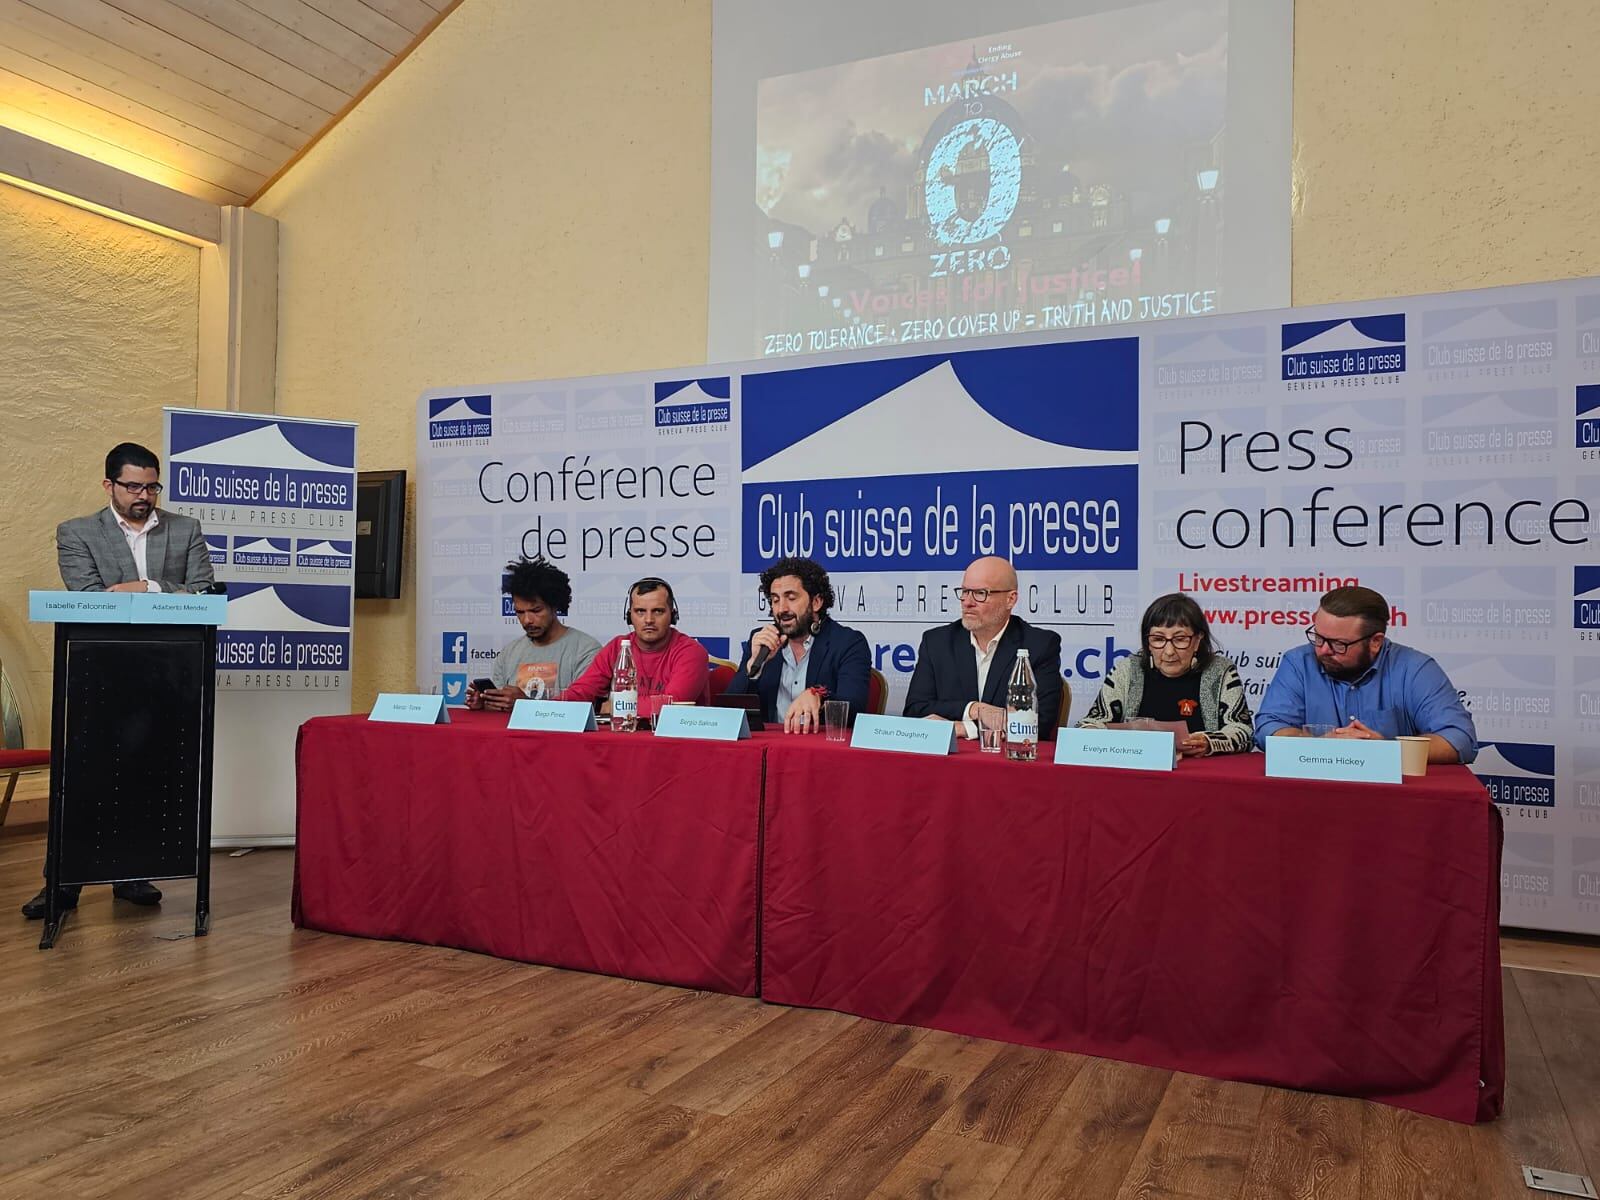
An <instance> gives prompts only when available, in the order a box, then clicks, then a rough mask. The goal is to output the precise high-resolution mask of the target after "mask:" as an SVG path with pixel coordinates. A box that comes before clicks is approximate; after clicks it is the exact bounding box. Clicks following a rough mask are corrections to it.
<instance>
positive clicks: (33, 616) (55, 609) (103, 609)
mask: <svg viewBox="0 0 1600 1200" xmlns="http://www.w3.org/2000/svg"><path fill="white" fill-rule="evenodd" d="M132 608H133V593H132V592H29V593H28V620H30V621H57V622H67V621H79V622H85V621H94V622H99V623H102V624H104V623H110V624H116V623H120V622H124V621H126V620H127V619H128V613H129V612H130V611H131V610H132Z"/></svg>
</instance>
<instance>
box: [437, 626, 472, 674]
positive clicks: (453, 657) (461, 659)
mask: <svg viewBox="0 0 1600 1200" xmlns="http://www.w3.org/2000/svg"><path fill="white" fill-rule="evenodd" d="M440 661H442V662H444V663H445V664H446V665H449V666H464V665H466V661H467V635H466V634H465V633H461V632H448V633H446V634H445V635H444V650H443V654H442V657H441V659H440Z"/></svg>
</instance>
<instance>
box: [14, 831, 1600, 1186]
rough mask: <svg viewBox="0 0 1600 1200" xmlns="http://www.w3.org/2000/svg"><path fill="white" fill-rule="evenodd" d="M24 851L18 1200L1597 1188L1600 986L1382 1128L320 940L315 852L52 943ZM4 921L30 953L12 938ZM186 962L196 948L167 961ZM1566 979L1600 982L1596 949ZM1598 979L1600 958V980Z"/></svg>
mask: <svg viewBox="0 0 1600 1200" xmlns="http://www.w3.org/2000/svg"><path fill="white" fill-rule="evenodd" d="M42 853H43V840H42V838H41V837H40V835H39V834H38V833H37V832H33V833H23V834H20V835H18V834H16V833H10V834H0V905H3V910H4V911H3V915H0V927H3V928H8V929H9V930H10V932H9V935H8V936H7V937H6V938H5V939H4V942H3V944H0V1058H3V1062H0V1081H3V1084H0V1110H3V1111H0V1197H4V1198H5V1200H43V1198H47V1197H48V1198H49V1200H60V1198H62V1197H100V1196H105V1197H118V1198H122V1197H127V1198H135V1197H152V1198H155V1197H160V1198H162V1200H179V1198H182V1197H193V1198H199V1197H218V1198H221V1197H228V1198H230V1200H232V1198H239V1197H248V1198H256V1200H261V1198H266V1197H279V1196H284V1197H288V1196H293V1197H313V1196H315V1197H472V1198H475V1200H476V1198H484V1197H530V1198H534V1200H558V1198H563V1197H580V1196H582V1197H597V1198H598V1197H606V1198H613V1197H615V1198H623V1200H629V1198H638V1200H646V1198H648V1200H657V1198H661V1197H674V1198H676V1197H683V1198H687V1197H708V1198H709V1197H716V1198H717V1200H730V1198H733V1197H782V1198H790V1197H794V1198H799V1200H814V1198H823V1197H832V1198H843V1197H863V1198H870V1200H886V1198H888V1197H922V1198H927V1200H932V1198H934V1197H940V1198H947V1200H949V1198H956V1197H987V1196H996V1197H1007V1198H1010V1197H1044V1196H1063V1197H1065V1196H1071V1197H1083V1198H1093V1197H1141V1198H1143V1197H1158V1196H1184V1197H1197V1198H1208V1197H1232V1196H1245V1197H1266V1196H1285V1197H1290V1196H1292V1197H1302V1198H1310V1197H1330V1198H1331V1197H1338V1198H1346V1197H1362V1196H1366V1197H1410V1196H1418V1197H1421V1196H1431V1197H1441V1198H1449V1200H1459V1198H1464V1197H1480V1196H1485V1197H1495V1196H1505V1197H1528V1196H1534V1195H1537V1193H1530V1192H1527V1191H1526V1190H1525V1189H1524V1186H1523V1182H1522V1178H1521V1172H1520V1164H1522V1163H1530V1164H1533V1165H1536V1166H1544V1167H1551V1168H1555V1169H1558V1170H1567V1171H1577V1172H1581V1173H1585V1174H1589V1175H1591V1176H1600V978H1590V977H1587V976H1585V975H1582V974H1571V973H1554V972H1545V971H1534V970H1526V969H1515V970H1508V971H1507V973H1506V1023H1507V1038H1508V1042H1509V1054H1510V1070H1509V1075H1510V1079H1509V1098H1508V1102H1507V1106H1506V1115H1505V1117H1504V1118H1503V1119H1501V1120H1500V1121H1499V1122H1497V1123H1495V1124H1493V1125H1488V1126H1480V1127H1476V1128H1469V1127H1466V1126H1462V1125H1455V1124H1451V1123H1449V1122H1445V1121H1438V1120H1433V1119H1430V1118H1426V1117H1418V1116H1414V1115H1412V1114H1409V1113H1405V1112H1401V1111H1399V1110H1396V1109H1392V1108H1386V1107H1384V1106H1382V1105H1377V1104H1368V1103H1364V1102H1362V1101H1358V1100H1349V1099H1342V1098H1334V1097H1327V1096H1316V1095H1309V1094H1302V1093H1296V1092H1287V1091H1280V1090H1277V1089H1274V1088H1266V1087H1257V1086H1253V1085H1248V1084H1237V1083H1218V1082H1215V1081H1212V1080H1207V1079H1201V1078H1197V1077H1194V1076H1189V1075H1182V1074H1175V1073H1172V1072H1169V1071H1160V1070H1152V1069H1150V1068H1146V1067H1138V1066H1130V1065H1127V1064H1123V1063H1116V1062H1108V1061H1103V1060H1099V1059H1092V1058H1081V1057H1078V1056H1076V1055H1070V1054H1056V1053H1050V1052H1047V1051H1039V1050H1030V1049H1025V1048H1022V1047H1017V1046H1008V1045H1004V1044H1002V1043H998V1042H982V1041H975V1040H972V1039H968V1038H961V1037H956V1036H953V1035H950V1034H944V1033H938V1032H931V1031H925V1030H921V1029H915V1028H908V1027H900V1026H893V1025H880V1024H877V1023H874V1022H871V1021H864V1020H859V1019H856V1018H853V1017H847V1016H842V1015H840V1014H838V1013H830V1012H817V1011H809V1010H802V1009H785V1008H775V1007H769V1006H766V1005H762V1004H760V1003H758V1002H756V1001H753V1000H742V999H736V998H733V997H728V996H718V995H712V994H708V993H699V992H688V991H683V990H680V989H676V988H668V987H659V986H654V985H650V984H643V983H631V982H627V981H624V980H617V979H609V978H604V977H601V976H592V975H583V974H578V973H573V972H564V971H557V970H552V969H548V968H542V967H533V966H525V965H520V964H517V963H509V962H502V961H499V960H496V959H492V958H483V957H480V956H478V955H473V954H467V953H463V952H458V951H450V950H439V949H432V948H427V947H419V946H407V945H399V944H392V943H384V942H369V941H361V940H358V939H352V938H341V937H334V936H330V935H326V934H316V933H301V932H295V931H294V930H293V929H292V928H291V927H290V924H289V920H288V911H287V908H288V905H287V897H288V888H289V878H290V871H291V868H292V858H291V854H290V852H289V851H258V852H256V853H253V854H250V855H248V856H245V857H242V858H230V857H227V856H225V855H220V854H219V855H218V856H216V857H215V858H214V860H213V868H212V869H213V879H214V886H213V902H214V911H215V914H216V917H215V923H214V925H213V931H212V936H210V937H209V938H206V939H203V940H200V941H196V940H194V939H193V938H190V937H186V936H184V935H186V934H187V933H188V932H189V931H190V929H191V922H192V909H191V908H190V907H188V906H189V905H192V902H193V894H194V893H193V884H192V883H187V882H180V883H174V884H170V885H167V886H166V891H167V895H168V902H167V903H166V905H165V906H164V907H163V909H161V910H142V909H136V908H132V907H131V906H128V905H126V904H122V903H116V904H114V903H113V902H112V900H111V899H110V895H109V889H106V888H94V889H90V890H89V891H87V892H86V893H85V898H84V903H83V905H82V907H81V908H80V909H79V911H78V913H77V914H76V915H75V916H74V917H72V918H71V919H69V922H68V924H67V926H66V928H65V931H64V934H63V937H62V941H61V944H60V946H59V947H58V948H57V949H55V950H53V951H50V952H48V953H41V952H40V951H38V950H37V949H35V947H36V945H37V941H38V933H39V925H38V924H37V923H36V922H24V921H23V920H22V918H21V917H20V916H19V915H17V913H16V906H17V905H19V904H20V903H21V902H22V901H23V900H25V899H26V898H27V897H28V896H30V895H32V893H33V892H34V891H35V890H36V888H37V885H38V875H39V864H40V861H41V857H42ZM7 923H9V924H7ZM167 938H175V939H176V940H166V939H167ZM1563 953H1564V954H1565V957H1566V958H1568V959H1573V960H1575V961H1576V963H1577V965H1578V967H1579V968H1580V969H1581V968H1582V967H1583V966H1584V964H1585V962H1588V963H1590V965H1592V966H1594V967H1595V972H1596V973H1600V950H1593V949H1584V948H1580V949H1578V950H1576V951H1573V952H1571V953H1566V952H1563ZM1585 956H1589V957H1588V958H1586V957H1585Z"/></svg>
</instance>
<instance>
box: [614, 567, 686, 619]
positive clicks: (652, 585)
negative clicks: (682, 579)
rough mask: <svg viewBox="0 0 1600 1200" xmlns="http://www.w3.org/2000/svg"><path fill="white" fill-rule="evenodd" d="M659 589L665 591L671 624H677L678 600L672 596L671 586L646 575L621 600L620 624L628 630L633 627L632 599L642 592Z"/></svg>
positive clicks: (662, 580) (664, 581) (663, 580)
mask: <svg viewBox="0 0 1600 1200" xmlns="http://www.w3.org/2000/svg"><path fill="white" fill-rule="evenodd" d="M661 588H666V589H667V603H668V604H669V605H670V606H671V607H672V624H674V625H676V624H677V623H678V598H677V597H676V596H674V595H673V594H672V585H671V584H670V583H668V582H667V581H666V580H665V579H658V578H657V577H656V576H654V575H646V576H645V577H644V578H643V579H641V580H639V581H638V582H636V583H634V584H633V585H632V586H631V587H630V588H628V594H627V595H626V596H624V597H623V598H622V623H623V624H624V625H626V626H628V627H629V628H632V626H633V598H634V597H635V596H637V595H639V594H641V593H643V592H654V591H657V590H659V589H661Z"/></svg>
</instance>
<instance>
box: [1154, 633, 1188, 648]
mask: <svg viewBox="0 0 1600 1200" xmlns="http://www.w3.org/2000/svg"><path fill="white" fill-rule="evenodd" d="M1195 640H1196V638H1195V635H1194V634H1192V633H1180V634H1178V635H1177V636H1176V637H1166V636H1165V635H1163V634H1159V633H1152V634H1151V635H1150V636H1149V637H1148V638H1146V639H1145V644H1146V645H1148V646H1149V647H1150V649H1152V650H1165V649H1166V648H1167V647H1168V646H1171V647H1172V648H1173V649H1174V650H1187V649H1188V648H1189V647H1190V646H1192V645H1194V644H1195Z"/></svg>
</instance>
